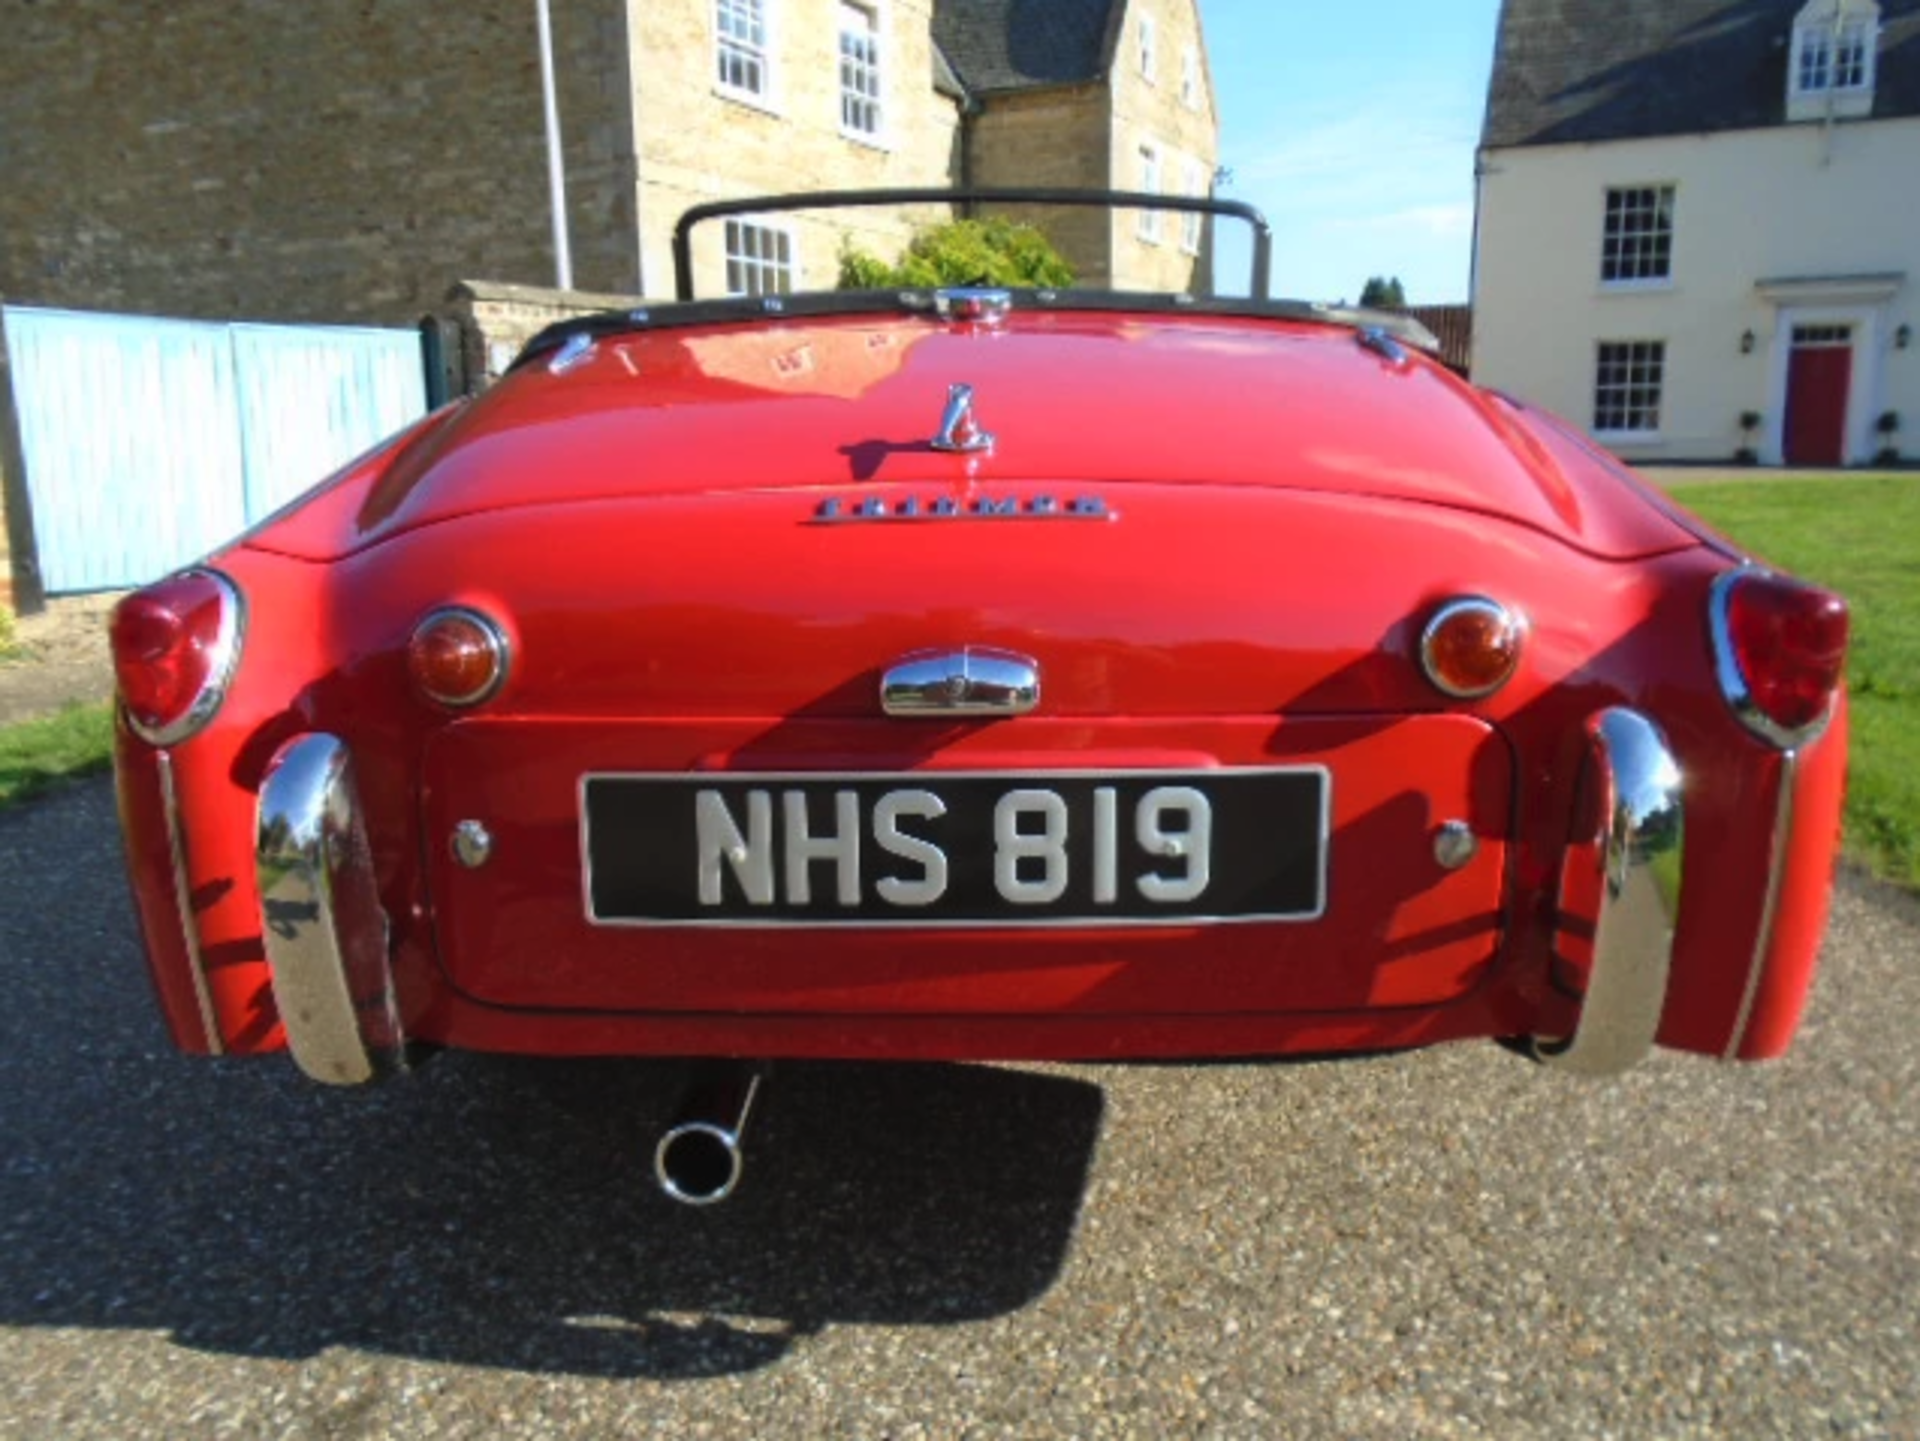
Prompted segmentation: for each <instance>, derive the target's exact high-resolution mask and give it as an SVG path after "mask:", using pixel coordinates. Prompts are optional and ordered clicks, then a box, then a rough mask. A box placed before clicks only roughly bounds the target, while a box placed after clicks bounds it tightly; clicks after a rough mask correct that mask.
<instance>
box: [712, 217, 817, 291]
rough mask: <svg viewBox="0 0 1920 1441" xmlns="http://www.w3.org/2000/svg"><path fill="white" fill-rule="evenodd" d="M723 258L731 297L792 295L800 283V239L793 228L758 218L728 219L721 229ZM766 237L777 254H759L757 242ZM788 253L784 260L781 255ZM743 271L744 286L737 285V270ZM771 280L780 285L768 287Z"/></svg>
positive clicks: (741, 272) (727, 288) (727, 287)
mask: <svg viewBox="0 0 1920 1441" xmlns="http://www.w3.org/2000/svg"><path fill="white" fill-rule="evenodd" d="M721 236H722V239H721V254H722V256H723V258H724V260H725V263H726V293H727V294H728V295H735V296H739V295H788V294H791V293H792V291H793V289H794V287H795V285H797V284H798V283H799V279H800V238H799V237H798V236H797V235H795V234H794V232H793V228H792V227H791V226H787V225H781V224H779V223H777V222H775V221H770V220H762V219H760V218H759V217H757V216H751V215H739V216H731V217H729V218H728V219H727V221H726V223H725V225H724V226H723V227H722V229H721ZM758 237H765V238H766V239H767V240H769V241H770V242H772V247H773V250H774V251H775V252H776V253H774V254H768V255H762V254H758V253H755V249H754V246H753V244H752V241H753V239H755V238H758ZM782 249H784V250H785V251H786V255H785V256H784V258H783V257H782V256H780V255H779V254H778V253H777V252H778V251H780V250H782ZM735 266H739V267H740V275H741V278H742V282H743V283H742V284H740V285H736V284H735V281H734V267H735ZM768 278H772V279H773V280H774V281H775V282H776V283H775V284H772V285H768V284H767V283H766V281H767V279H768Z"/></svg>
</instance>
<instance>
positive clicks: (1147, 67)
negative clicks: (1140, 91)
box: [1135, 15, 1154, 85]
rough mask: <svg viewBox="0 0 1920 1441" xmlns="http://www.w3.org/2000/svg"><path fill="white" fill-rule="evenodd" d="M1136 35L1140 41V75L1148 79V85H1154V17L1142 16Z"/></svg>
mask: <svg viewBox="0 0 1920 1441" xmlns="http://www.w3.org/2000/svg"><path fill="white" fill-rule="evenodd" d="M1135 33H1136V34H1137V35H1138V36H1139V39H1140V73H1141V74H1142V75H1143V76H1145V77H1146V81H1147V83H1148V84H1149V85H1151V84H1153V69H1154V35H1153V17H1152V16H1151V15H1142V16H1141V17H1140V26H1139V29H1138V30H1137V31H1136V32H1135Z"/></svg>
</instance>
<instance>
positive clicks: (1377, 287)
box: [1360, 275, 1407, 310]
mask: <svg viewBox="0 0 1920 1441" xmlns="http://www.w3.org/2000/svg"><path fill="white" fill-rule="evenodd" d="M1406 303H1407V291H1406V287H1405V286H1403V285H1401V283H1400V277H1399V276H1397V275H1396V276H1394V277H1393V278H1392V279H1391V280H1389V279H1388V278H1387V277H1386V276H1384V275H1371V276H1368V277H1367V283H1366V284H1365V285H1364V286H1362V287H1361V290H1360V308H1361V309H1362V310H1398V309H1400V308H1401V307H1403V306H1404V305H1405V304H1406Z"/></svg>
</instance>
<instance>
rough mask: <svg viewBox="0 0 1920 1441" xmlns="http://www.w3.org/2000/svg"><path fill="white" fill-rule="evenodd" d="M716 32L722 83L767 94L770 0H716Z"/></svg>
mask: <svg viewBox="0 0 1920 1441" xmlns="http://www.w3.org/2000/svg"><path fill="white" fill-rule="evenodd" d="M713 33H714V49H715V54H716V56H717V58H718V60H719V64H720V83H721V85H723V86H724V87H726V88H727V89H728V90H739V91H742V92H744V93H746V94H748V95H765V94H766V93H767V69H768V67H767V0H714V9H713Z"/></svg>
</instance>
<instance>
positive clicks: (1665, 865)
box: [1534, 707, 1684, 1076]
mask: <svg viewBox="0 0 1920 1441" xmlns="http://www.w3.org/2000/svg"><path fill="white" fill-rule="evenodd" d="M1588 741H1589V751H1588V759H1587V776H1586V785H1587V787H1588V790H1589V794H1590V795H1592V796H1597V798H1598V801H1599V824H1600V827H1601V830H1600V834H1599V835H1598V836H1597V837H1596V838H1595V839H1596V841H1597V846H1596V849H1597V853H1598V856H1599V864H1600V867H1601V875H1600V912H1599V916H1598V918H1597V919H1596V922H1595V928H1594V938H1593V968H1592V972H1591V974H1590V975H1589V977H1588V981H1587V994H1586V999H1585V1000H1584V1001H1583V1002H1582V1003H1581V1007H1580V1019H1579V1021H1578V1022H1576V1023H1575V1026H1574V1031H1573V1034H1572V1035H1571V1036H1568V1037H1566V1038H1564V1039H1562V1040H1556V1041H1546V1040H1539V1041H1536V1042H1535V1044H1534V1051H1535V1054H1537V1055H1538V1056H1539V1057H1540V1059H1541V1060H1543V1061H1545V1062H1546V1063H1547V1064H1549V1065H1552V1066H1556V1067H1558V1068H1559V1069H1561V1070H1565V1071H1571V1072H1574V1073H1576V1074H1578V1075H1586V1076H1610V1075H1616V1074H1618V1073H1619V1072H1621V1071H1624V1070H1626V1069H1627V1068H1628V1067H1630V1066H1632V1065H1633V1064H1634V1063H1635V1062H1636V1061H1638V1060H1640V1059H1641V1058H1642V1057H1643V1056H1645V1055H1646V1054H1647V1052H1648V1051H1649V1050H1651V1049H1652V1048H1653V1039H1654V1034H1655V1033H1656V1032H1657V1031H1658V1030H1659V1029H1660V1013H1661V1011H1662V1009H1663V1008H1664V1006H1665V1004H1666V998H1667V969H1668V965H1669V962H1670V961H1671V959H1672V956H1673V928H1674V923H1675V921H1676V920H1677V919H1678V917H1679V914H1680V865H1681V855H1682V840H1683V835H1682V831H1683V825H1682V821H1683V815H1684V807H1683V805H1682V801H1681V795H1680V789H1681V786H1680V767H1679V766H1678V765H1677V764H1676V763H1675V761H1674V758H1673V753H1672V752H1671V751H1669V750H1668V749H1667V743H1666V738H1665V737H1664V736H1662V735H1661V734H1660V731H1659V728H1658V727H1656V726H1655V725H1654V724H1653V722H1652V721H1650V720H1648V719H1647V718H1646V717H1645V716H1643V715H1641V714H1640V713H1639V712H1637V711H1633V710H1628V709H1626V708H1625V707H1615V708H1613V709H1611V710H1604V711H1601V712H1600V713H1599V714H1598V715H1596V716H1595V717H1594V718H1593V719H1592V720H1591V721H1589V722H1588ZM1575 839H1576V841H1577V840H1578V839H1579V838H1578V837H1576V838H1575Z"/></svg>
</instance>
